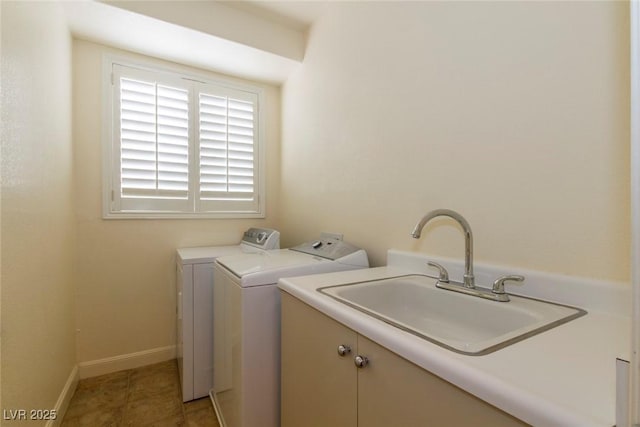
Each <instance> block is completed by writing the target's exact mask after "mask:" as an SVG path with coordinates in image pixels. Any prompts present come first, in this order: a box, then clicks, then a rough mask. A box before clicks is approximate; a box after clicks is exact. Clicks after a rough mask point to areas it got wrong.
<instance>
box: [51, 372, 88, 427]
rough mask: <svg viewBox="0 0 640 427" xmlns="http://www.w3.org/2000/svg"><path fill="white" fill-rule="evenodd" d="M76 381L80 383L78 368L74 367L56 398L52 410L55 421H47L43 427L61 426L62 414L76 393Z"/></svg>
mask: <svg viewBox="0 0 640 427" xmlns="http://www.w3.org/2000/svg"><path fill="white" fill-rule="evenodd" d="M78 381H80V376H79V375H78V366H77V365H76V366H74V367H73V369H72V370H71V373H70V374H69V378H67V382H66V383H65V385H64V387H63V389H62V392H61V393H60V396H58V401H57V402H56V405H55V407H54V408H53V409H55V411H56V418H55V420H48V421H47V423H46V424H45V427H54V426H59V425H60V424H62V419H63V418H64V414H65V413H66V412H67V408H68V407H69V402H71V398H72V397H73V393H74V392H75V391H76V386H77V385H78Z"/></svg>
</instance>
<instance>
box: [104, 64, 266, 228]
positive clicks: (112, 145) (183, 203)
mask: <svg viewBox="0 0 640 427" xmlns="http://www.w3.org/2000/svg"><path fill="white" fill-rule="evenodd" d="M118 67H126V68H127V70H126V73H127V74H126V75H127V76H130V77H135V75H136V74H138V75H140V76H144V75H145V74H147V75H148V73H154V74H156V75H157V77H158V79H159V81H162V82H166V83H168V84H169V85H173V86H174V87H187V86H188V87H190V90H191V92H190V93H191V95H192V96H191V99H190V104H189V109H190V112H191V113H190V118H189V159H190V160H189V192H188V199H181V200H162V199H147V200H146V202H147V203H145V200H143V199H131V198H123V197H121V187H120V178H121V177H120V171H121V169H120V140H119V132H120V128H119V104H118V99H117V98H118V94H117V89H116V87H117V84H116V77H115V76H116V74H117V73H116V72H114V70H115V69H117V68H118ZM142 78H144V77H142ZM205 87H206V88H209V89H210V91H213V93H214V94H218V95H221V94H225V95H229V96H233V97H235V98H238V99H245V100H251V101H252V102H255V104H254V108H255V115H256V116H257V117H256V120H255V122H257V123H254V144H253V156H254V177H253V185H254V193H253V198H251V199H250V200H224V199H222V198H218V199H215V200H211V199H202V200H201V199H200V197H199V158H200V157H199V153H200V147H199V137H197V134H198V132H199V107H200V105H199V102H198V95H199V93H200V90H202V89H203V88H205ZM203 92H206V91H203ZM263 105H264V91H263V89H261V88H260V87H257V86H250V85H244V84H239V83H236V82H232V81H227V80H222V79H218V78H211V77H209V76H203V75H201V74H198V73H185V72H184V70H177V69H171V68H166V67H158V66H156V65H153V64H149V63H144V62H140V61H138V60H132V59H129V58H126V57H121V56H113V55H104V57H103V137H102V159H103V162H102V167H103V174H102V175H103V177H102V199H103V203H102V205H103V215H102V216H103V218H104V219H118V218H121V219H133V218H139V219H144V218H148V219H159V218H173V219H178V218H185V219H186V218H221V219H223V218H264V217H265V188H266V186H265V157H266V156H265V152H266V142H265V132H264V128H265V124H264V122H265V117H264V116H265V114H264V111H263V109H262V106H263Z"/></svg>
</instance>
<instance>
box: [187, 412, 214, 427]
mask: <svg viewBox="0 0 640 427" xmlns="http://www.w3.org/2000/svg"><path fill="white" fill-rule="evenodd" d="M184 417H185V422H186V423H185V425H186V426H188V427H220V425H219V424H218V420H217V419H216V414H215V412H214V411H213V408H203V409H199V410H197V411H192V412H187V413H185V415H184Z"/></svg>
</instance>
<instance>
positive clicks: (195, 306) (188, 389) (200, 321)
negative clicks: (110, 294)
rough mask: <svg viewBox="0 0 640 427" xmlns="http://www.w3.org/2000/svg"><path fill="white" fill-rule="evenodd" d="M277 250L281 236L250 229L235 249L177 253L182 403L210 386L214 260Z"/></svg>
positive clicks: (178, 347)
mask: <svg viewBox="0 0 640 427" xmlns="http://www.w3.org/2000/svg"><path fill="white" fill-rule="evenodd" d="M269 249H280V233H279V232H278V231H276V230H270V229H265V228H250V229H249V230H247V231H246V232H245V233H244V235H243V237H242V241H241V242H240V243H239V244H237V245H230V246H209V247H198V248H181V249H178V250H177V256H176V258H177V266H176V267H177V268H176V271H177V277H176V285H177V286H176V304H177V306H176V314H177V316H176V317H177V319H176V323H177V325H176V326H177V340H176V343H177V356H178V371H179V372H180V384H181V388H182V400H183V401H184V402H187V401H189V400H193V399H198V398H200V397H204V396H207V395H208V394H209V391H210V390H211V387H212V386H213V263H214V261H215V260H216V258H218V257H221V256H225V255H232V254H242V253H252V252H262V251H265V250H269Z"/></svg>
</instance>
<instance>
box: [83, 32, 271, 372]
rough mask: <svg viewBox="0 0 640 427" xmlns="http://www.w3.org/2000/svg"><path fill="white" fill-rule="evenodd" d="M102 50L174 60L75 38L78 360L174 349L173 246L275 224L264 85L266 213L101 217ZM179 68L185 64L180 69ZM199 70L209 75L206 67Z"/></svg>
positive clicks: (215, 240)
mask: <svg viewBox="0 0 640 427" xmlns="http://www.w3.org/2000/svg"><path fill="white" fill-rule="evenodd" d="M105 53H110V54H118V55H124V56H128V57H132V58H135V59H138V60H139V59H143V60H147V61H151V62H152V63H156V64H159V65H160V66H162V65H165V66H169V67H172V68H176V67H178V66H177V65H176V64H168V63H165V62H163V61H159V60H153V59H150V58H144V57H142V56H140V55H135V54H131V53H128V52H123V51H120V50H117V49H112V48H108V47H106V46H102V45H99V44H95V43H91V42H87V41H82V40H74V42H73V75H74V77H73V90H74V98H73V117H74V126H73V132H74V133H73V138H74V145H75V147H74V150H75V162H76V179H75V193H76V200H75V202H76V218H77V221H78V222H77V228H78V238H77V247H78V256H77V259H76V263H75V264H76V273H77V276H76V277H77V283H78V286H77V295H76V297H77V303H76V307H77V319H76V321H77V325H78V329H79V332H78V336H77V344H78V345H77V354H78V362H80V363H82V362H88V361H96V360H99V359H103V358H108V357H112V356H118V355H126V354H130V353H135V352H139V351H146V350H151V349H159V348H163V347H166V346H172V345H174V344H175V340H176V330H175V304H176V302H175V251H176V248H179V247H189V246H209V245H228V244H237V243H238V242H239V241H240V239H241V237H242V233H243V232H244V231H245V230H246V229H247V228H249V227H250V226H254V225H257V226H273V225H274V224H275V219H276V218H277V215H278V188H279V163H280V161H279V157H280V154H279V153H280V91H279V89H278V88H276V87H273V86H270V85H264V84H263V85H260V87H262V88H264V90H265V104H266V105H263V112H264V113H265V114H266V149H267V153H266V155H267V207H266V209H267V217H266V218H265V219H264V220H206V219H196V220H167V219H164V220H103V219H102V205H101V200H102V199H101V197H102V196H101V195H102V174H101V165H102V159H101V152H102V151H101V150H102V148H101V147H102V146H101V144H102V139H101V138H102V103H103V101H102V60H103V55H104V54H105ZM178 68H184V67H178ZM198 73H204V74H205V75H206V74H210V75H211V76H213V77H215V75H214V74H212V73H207V72H204V71H198Z"/></svg>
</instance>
